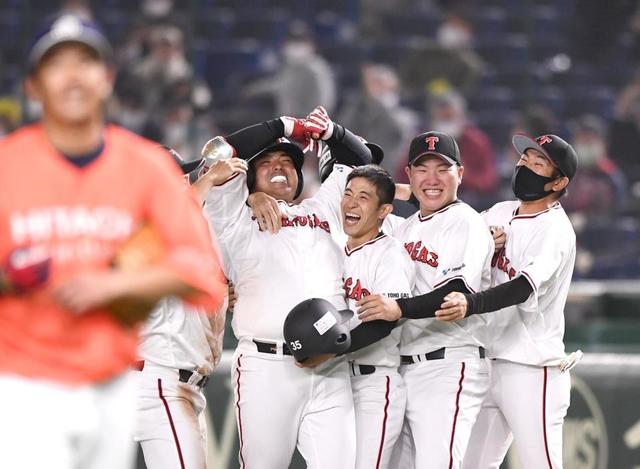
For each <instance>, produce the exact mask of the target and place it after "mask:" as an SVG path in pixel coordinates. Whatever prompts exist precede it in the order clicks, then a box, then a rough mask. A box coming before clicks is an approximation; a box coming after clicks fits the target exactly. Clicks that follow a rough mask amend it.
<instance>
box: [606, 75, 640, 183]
mask: <svg viewBox="0 0 640 469" xmlns="http://www.w3.org/2000/svg"><path fill="white" fill-rule="evenodd" d="M639 149H640V77H637V78H636V79H634V80H633V81H632V82H631V83H630V84H629V85H628V86H627V87H626V88H625V89H624V90H623V91H622V92H621V93H620V95H619V97H618V100H617V102H616V108H615V116H614V118H613V121H612V122H611V124H610V126H609V155H610V156H611V158H612V159H613V160H614V161H615V162H616V163H617V164H618V165H619V166H620V169H622V171H623V172H624V173H625V174H626V176H627V177H628V178H629V182H633V183H635V182H638V181H640V155H639V154H638V151H639Z"/></svg>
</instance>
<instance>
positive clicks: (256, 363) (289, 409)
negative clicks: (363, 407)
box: [232, 351, 356, 469]
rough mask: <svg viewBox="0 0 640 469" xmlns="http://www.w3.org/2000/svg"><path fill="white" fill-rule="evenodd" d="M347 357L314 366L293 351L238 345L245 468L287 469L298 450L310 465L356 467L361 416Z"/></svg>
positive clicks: (236, 377)
mask: <svg viewBox="0 0 640 469" xmlns="http://www.w3.org/2000/svg"><path fill="white" fill-rule="evenodd" d="M347 365H348V364H347V363H346V362H345V361H335V360H333V361H331V362H329V363H326V364H323V365H321V366H320V367H318V368H316V369H314V370H310V369H302V368H298V367H297V366H296V365H295V362H294V359H293V358H292V357H290V356H283V355H281V354H280V355H271V354H266V353H259V352H253V353H251V354H245V353H243V352H241V351H236V354H235V356H234V361H233V373H232V380H233V383H232V384H233V387H234V389H235V402H236V421H237V424H238V433H239V438H240V453H239V462H240V468H241V469H244V468H249V469H283V468H286V467H289V464H290V462H291V457H292V455H293V451H294V449H295V447H296V444H297V447H298V451H300V454H302V457H303V458H304V459H305V461H306V462H307V467H308V468H309V469H328V468H331V469H353V468H354V466H355V446H356V441H355V440H356V438H355V419H354V412H353V397H352V394H351V382H350V379H349V372H348V367H347Z"/></svg>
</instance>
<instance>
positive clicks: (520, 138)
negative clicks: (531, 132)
mask: <svg viewBox="0 0 640 469" xmlns="http://www.w3.org/2000/svg"><path fill="white" fill-rule="evenodd" d="M511 143H512V144H513V146H514V148H515V149H516V150H517V151H518V153H519V154H520V155H522V154H524V152H525V151H527V150H528V149H529V148H532V149H534V150H536V151H539V152H540V153H542V154H543V155H544V156H546V157H547V158H548V159H549V161H553V159H552V158H551V156H549V153H547V152H546V151H545V149H544V148H542V147H541V146H540V145H538V142H536V141H535V140H534V139H532V138H531V137H529V136H527V135H523V134H516V135H514V136H513V138H512V139H511Z"/></svg>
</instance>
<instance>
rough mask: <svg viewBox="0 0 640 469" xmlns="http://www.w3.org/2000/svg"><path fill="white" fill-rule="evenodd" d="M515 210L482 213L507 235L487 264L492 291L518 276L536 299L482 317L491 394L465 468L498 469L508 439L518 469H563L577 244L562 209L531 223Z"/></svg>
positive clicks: (512, 204)
mask: <svg viewBox="0 0 640 469" xmlns="http://www.w3.org/2000/svg"><path fill="white" fill-rule="evenodd" d="M519 206H520V202H518V201H509V202H501V203H498V204H496V205H494V206H493V207H492V208H490V209H489V210H487V211H486V212H485V213H484V218H485V220H486V222H487V224H488V225H490V226H491V225H495V226H503V227H504V229H505V231H506V233H507V242H506V244H505V247H504V249H502V250H501V251H499V252H498V253H497V254H496V255H495V256H494V258H493V260H492V270H491V272H492V286H495V285H500V284H502V283H505V282H507V281H509V280H512V279H514V278H516V277H517V276H520V275H522V276H524V277H525V278H526V279H527V280H528V281H529V283H530V284H531V287H532V288H533V293H532V294H531V296H530V297H529V298H528V299H527V301H526V302H524V303H521V304H519V305H516V306H511V307H508V308H504V309H502V310H500V311H496V312H494V313H488V314H485V315H483V316H486V317H487V319H489V330H490V331H491V337H490V340H489V343H488V356H489V357H490V358H492V359H493V360H492V361H491V373H492V376H491V387H490V390H489V394H488V396H487V399H486V401H485V402H484V404H483V407H482V411H481V412H480V416H479V417H478V421H477V423H476V426H475V427H474V429H473V435H472V438H471V442H470V445H469V449H468V451H467V455H466V456H465V467H467V468H474V469H488V468H498V467H499V466H500V463H501V462H502V460H503V458H504V456H505V454H506V452H507V450H508V448H509V445H510V444H511V440H512V439H513V438H515V442H516V445H517V447H518V454H519V456H520V458H521V463H522V467H523V468H536V469H540V468H549V469H556V468H561V467H562V424H563V421H564V416H565V415H566V412H567V409H568V407H569V393H570V388H571V382H570V377H569V373H568V372H563V371H561V370H560V368H559V365H560V363H561V362H562V360H564V358H565V352H564V344H563V341H562V337H563V335H564V305H565V302H566V299H567V294H568V292H569V285H570V283H571V275H572V273H573V265H574V262H575V256H576V237H575V233H574V231H573V228H572V226H571V223H570V221H569V218H568V217H567V215H566V213H565V212H564V209H563V208H562V206H561V205H560V203H559V202H556V203H555V204H553V205H552V206H551V207H550V208H548V209H547V210H544V211H542V212H539V213H536V214H531V215H517V210H518V207H519Z"/></svg>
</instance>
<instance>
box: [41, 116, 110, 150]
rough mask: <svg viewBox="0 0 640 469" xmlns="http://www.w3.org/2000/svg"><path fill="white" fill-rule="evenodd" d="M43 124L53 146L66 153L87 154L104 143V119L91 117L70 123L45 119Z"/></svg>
mask: <svg viewBox="0 0 640 469" xmlns="http://www.w3.org/2000/svg"><path fill="white" fill-rule="evenodd" d="M42 126H43V128H44V131H45V133H46V134H47V137H48V139H49V141H50V142H51V144H52V145H53V147H54V148H55V149H56V150H58V151H59V152H60V153H63V154H64V155H68V156H73V155H85V154H87V153H90V152H92V151H94V150H95V149H96V148H98V147H99V146H100V144H101V143H102V138H103V137H102V131H103V130H104V121H103V120H102V118H96V119H90V120H87V121H83V122H81V123H78V124H72V125H70V124H69V123H67V122H60V121H58V120H56V119H47V118H45V119H43V120H42Z"/></svg>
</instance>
